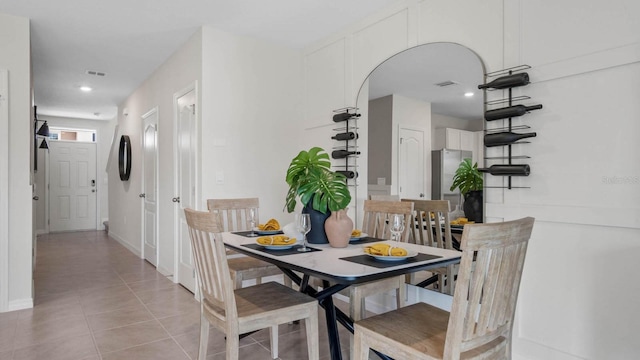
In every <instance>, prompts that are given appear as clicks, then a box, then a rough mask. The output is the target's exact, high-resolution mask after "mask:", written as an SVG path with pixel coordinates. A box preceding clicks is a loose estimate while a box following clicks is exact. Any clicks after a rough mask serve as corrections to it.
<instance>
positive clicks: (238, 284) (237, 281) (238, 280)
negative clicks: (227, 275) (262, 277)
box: [231, 271, 242, 290]
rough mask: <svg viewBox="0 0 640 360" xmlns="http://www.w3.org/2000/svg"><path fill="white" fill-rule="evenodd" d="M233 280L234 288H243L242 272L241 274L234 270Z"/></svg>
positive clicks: (232, 273)
mask: <svg viewBox="0 0 640 360" xmlns="http://www.w3.org/2000/svg"><path fill="white" fill-rule="evenodd" d="M231 281H232V282H233V289H234V290H238V289H242V274H239V273H238V272H237V271H232V272H231Z"/></svg>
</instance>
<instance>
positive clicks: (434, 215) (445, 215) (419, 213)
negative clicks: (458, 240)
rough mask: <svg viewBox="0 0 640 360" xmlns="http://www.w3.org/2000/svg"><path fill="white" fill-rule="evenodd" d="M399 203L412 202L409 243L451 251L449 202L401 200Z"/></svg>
mask: <svg viewBox="0 0 640 360" xmlns="http://www.w3.org/2000/svg"><path fill="white" fill-rule="evenodd" d="M401 201H406V202H413V214H414V216H413V217H412V218H411V221H412V226H411V242H414V243H416V244H419V245H426V246H432V247H438V248H441V249H450V250H451V249H453V241H452V238H451V221H450V219H449V211H450V210H449V207H450V205H449V200H421V199H402V200H401ZM434 231H435V234H434ZM443 231H444V234H443Z"/></svg>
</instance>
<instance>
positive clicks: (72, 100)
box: [0, 0, 397, 120]
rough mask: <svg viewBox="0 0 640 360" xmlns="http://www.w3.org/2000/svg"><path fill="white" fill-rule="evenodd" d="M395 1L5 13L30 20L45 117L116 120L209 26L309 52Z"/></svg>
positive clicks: (41, 3) (42, 8)
mask: <svg viewBox="0 0 640 360" xmlns="http://www.w3.org/2000/svg"><path fill="white" fill-rule="evenodd" d="M395 1H397V0H349V1H345V0H269V1H266V0H242V1H232V0H226V1H222V0H182V1H175V0H135V1H131V0H108V1H92V0H55V1H52V0H20V1H16V0H0V13H3V14H9V15H16V16H22V17H27V18H29V19H30V20H31V48H32V65H33V77H34V92H35V104H36V105H37V106H38V114H39V115H51V116H61V117H70V118H83V119H99V120H109V119H112V118H114V117H115V116H116V114H117V106H118V104H119V103H121V102H122V101H124V100H125V99H126V98H127V96H129V95H130V94H131V93H132V92H133V91H134V90H135V89H136V88H137V87H138V86H139V85H140V84H141V83H142V82H143V81H144V80H145V79H146V78H147V77H149V75H151V74H152V73H153V71H154V70H155V69H156V68H157V67H158V66H160V65H161V64H162V63H163V62H164V61H165V60H166V59H167V58H168V57H169V56H170V55H171V54H172V53H173V52H174V51H176V50H177V49H178V48H179V47H180V45H182V44H183V43H184V42H185V41H186V40H187V39H188V38H189V37H190V36H191V35H192V34H193V33H195V32H196V31H197V30H198V29H199V28H200V27H201V26H203V25H211V26H213V27H215V28H218V29H221V30H224V31H228V32H232V33H235V34H242V35H248V36H253V37H257V38H262V39H264V40H267V41H271V42H274V43H278V44H282V45H285V46H288V47H292V48H302V47H304V46H305V45H309V44H311V43H313V42H314V41H317V40H319V39H322V38H323V37H325V36H327V35H329V34H331V33H333V32H335V31H337V30H338V29H341V28H343V27H345V26H347V25H349V24H351V23H353V22H354V21H356V20H359V19H362V18H364V17H366V16H367V15H369V14H372V13H374V12H376V11H377V10H379V9H381V8H383V7H385V6H387V5H388V4H391V3H393V2H395ZM87 71H96V72H101V73H104V74H105V75H104V76H96V75H88V74H87V73H86V72H87ZM81 86H90V87H91V88H93V90H92V91H91V92H87V93H84V92H81V91H80V87H81Z"/></svg>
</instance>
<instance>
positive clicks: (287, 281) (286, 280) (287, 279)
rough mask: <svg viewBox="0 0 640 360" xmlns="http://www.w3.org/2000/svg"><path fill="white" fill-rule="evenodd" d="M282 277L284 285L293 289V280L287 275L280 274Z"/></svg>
mask: <svg viewBox="0 0 640 360" xmlns="http://www.w3.org/2000/svg"><path fill="white" fill-rule="evenodd" d="M282 276H283V277H284V286H286V287H288V288H291V289H293V281H291V278H290V277H288V276H287V275H282Z"/></svg>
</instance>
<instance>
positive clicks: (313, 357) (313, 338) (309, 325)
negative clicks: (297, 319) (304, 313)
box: [304, 306, 320, 360]
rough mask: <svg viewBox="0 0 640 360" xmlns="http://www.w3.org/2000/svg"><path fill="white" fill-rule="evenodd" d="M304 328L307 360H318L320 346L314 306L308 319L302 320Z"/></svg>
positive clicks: (316, 312) (316, 314) (316, 313)
mask: <svg viewBox="0 0 640 360" xmlns="http://www.w3.org/2000/svg"><path fill="white" fill-rule="evenodd" d="M304 327H305V329H306V332H307V352H308V353H309V360H318V359H319V358H320V344H319V340H318V311H317V309H315V306H314V309H312V311H311V314H310V315H309V317H308V318H306V319H305V320H304Z"/></svg>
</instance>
